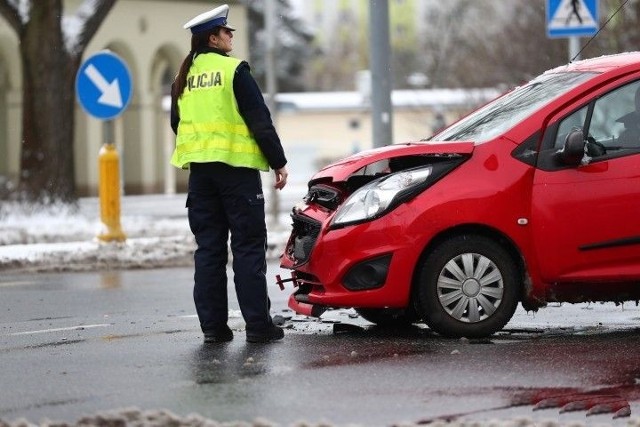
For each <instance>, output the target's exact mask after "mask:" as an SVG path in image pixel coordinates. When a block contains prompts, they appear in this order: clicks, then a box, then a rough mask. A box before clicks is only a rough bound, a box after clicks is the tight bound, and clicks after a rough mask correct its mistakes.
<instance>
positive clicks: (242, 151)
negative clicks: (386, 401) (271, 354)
mask: <svg viewBox="0 0 640 427" xmlns="http://www.w3.org/2000/svg"><path fill="white" fill-rule="evenodd" d="M228 13H229V7H228V6H227V5H223V6H220V7H218V8H216V9H213V10H211V11H209V12H206V13H203V14H201V15H198V16H197V17H195V18H194V19H192V20H191V21H189V22H188V23H186V24H185V25H184V28H185V29H190V30H191V33H192V36H191V51H190V52H189V54H188V55H187V56H186V58H185V59H184V61H183V63H182V66H181V67H180V71H179V73H178V75H177V76H176V79H175V81H174V83H173V86H172V105H171V127H172V128H173V131H174V132H175V133H176V135H177V137H176V149H175V152H174V154H173V157H172V159H171V163H172V164H173V165H174V166H176V167H179V168H183V169H190V174H189V192H188V196H187V208H188V216H189V225H190V227H191V231H192V232H193V234H194V236H195V238H196V243H197V249H196V251H195V255H194V263H195V274H194V282H195V284H194V289H193V297H194V301H195V306H196V311H197V313H198V318H199V320H200V327H201V329H202V331H203V333H204V340H205V342H207V343H211V342H226V341H230V340H232V339H233V332H232V331H231V329H230V328H229V326H228V325H227V320H228V312H229V308H228V296H227V274H226V264H227V260H228V253H227V240H228V237H229V233H230V234H231V251H232V255H233V272H234V282H235V289H236V295H237V297H238V302H239V305H240V310H241V312H242V316H243V318H244V320H245V323H246V339H247V341H248V342H269V341H273V340H278V339H281V338H283V337H284V331H283V330H282V328H279V327H277V326H275V325H274V324H273V322H272V319H271V315H270V314H269V306H270V303H269V297H268V293H267V283H266V277H265V274H266V260H265V251H266V239H267V230H266V225H265V212H264V197H263V193H262V183H261V178H260V170H262V171H268V170H269V167H271V169H273V170H274V172H275V178H276V179H275V187H276V188H277V189H282V188H283V187H284V186H285V185H286V183H287V175H288V174H287V169H286V167H285V165H286V163H287V160H286V158H285V154H284V150H283V148H282V145H281V143H280V139H279V137H278V134H277V133H276V130H275V128H274V126H273V123H272V121H271V115H270V114H269V110H268V108H267V106H266V105H265V102H264V98H263V97H262V94H261V92H260V89H259V88H258V85H257V84H256V82H255V80H254V79H253V77H252V76H251V74H250V68H249V65H248V64H247V63H246V62H245V61H241V60H239V59H236V58H232V57H230V56H229V55H228V53H229V52H231V50H232V49H233V31H234V30H235V29H234V28H233V27H231V26H230V25H228V23H227V15H228Z"/></svg>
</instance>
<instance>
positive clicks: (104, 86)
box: [84, 64, 122, 108]
mask: <svg viewBox="0 0 640 427" xmlns="http://www.w3.org/2000/svg"><path fill="white" fill-rule="evenodd" d="M84 73H85V74H86V75H87V77H89V80H91V82H92V83H93V84H94V85H96V87H97V88H98V89H99V90H100V92H102V96H100V98H98V102H99V103H100V104H104V105H108V106H110V107H115V108H122V95H121V94H120V83H118V79H115V80H114V81H112V82H111V83H109V82H107V79H105V78H104V76H103V75H102V74H100V71H98V69H97V68H96V67H94V66H93V64H89V66H88V67H87V68H86V69H85V70H84Z"/></svg>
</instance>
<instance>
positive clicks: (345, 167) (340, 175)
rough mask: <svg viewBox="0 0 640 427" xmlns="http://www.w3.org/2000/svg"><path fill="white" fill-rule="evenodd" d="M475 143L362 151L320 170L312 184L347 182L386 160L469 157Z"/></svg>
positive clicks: (399, 146)
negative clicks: (449, 156) (328, 181)
mask: <svg viewBox="0 0 640 427" xmlns="http://www.w3.org/2000/svg"><path fill="white" fill-rule="evenodd" d="M474 146H475V145H474V143H473V142H431V141H430V142H410V143H405V144H394V145H387V146H385V147H380V148H374V149H371V150H366V151H362V152H359V153H356V154H353V155H351V156H349V157H346V158H344V159H342V160H339V161H338V162H336V163H332V164H330V165H328V166H326V167H324V168H323V169H320V170H319V171H318V172H317V173H316V174H315V175H314V176H313V178H312V179H311V181H312V182H314V181H317V180H322V179H327V178H331V180H332V181H334V182H339V181H345V180H346V179H347V178H349V176H351V175H352V174H353V173H354V172H356V171H357V170H359V169H361V168H363V167H365V166H367V165H370V164H372V163H375V162H378V161H380V160H384V159H391V158H394V157H402V156H419V155H439V154H441V155H452V154H460V155H465V156H469V155H470V154H471V153H472V152H473V149H474Z"/></svg>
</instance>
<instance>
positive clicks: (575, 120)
mask: <svg viewBox="0 0 640 427" xmlns="http://www.w3.org/2000/svg"><path fill="white" fill-rule="evenodd" d="M588 108H589V107H588V106H585V107H583V108H581V109H579V110H578V111H576V112H574V113H572V114H570V115H569V116H568V117H566V118H565V119H564V120H562V121H561V122H560V125H559V126H558V133H557V134H556V141H555V144H554V145H553V147H554V148H562V146H563V145H564V140H565V139H566V138H567V135H568V134H569V132H571V131H572V130H573V129H576V128H578V129H583V128H584V120H585V119H586V117H587V110H588Z"/></svg>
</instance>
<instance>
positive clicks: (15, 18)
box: [0, 0, 24, 35]
mask: <svg viewBox="0 0 640 427" xmlns="http://www.w3.org/2000/svg"><path fill="white" fill-rule="evenodd" d="M0 15H2V16H3V17H4V19H6V20H7V22H8V23H9V25H10V26H11V28H13V30H14V31H15V32H16V34H18V35H19V34H20V33H21V32H22V28H23V27H24V25H23V23H22V20H21V19H20V13H19V11H18V8H17V7H16V6H14V5H13V4H11V2H10V1H9V0H0Z"/></svg>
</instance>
